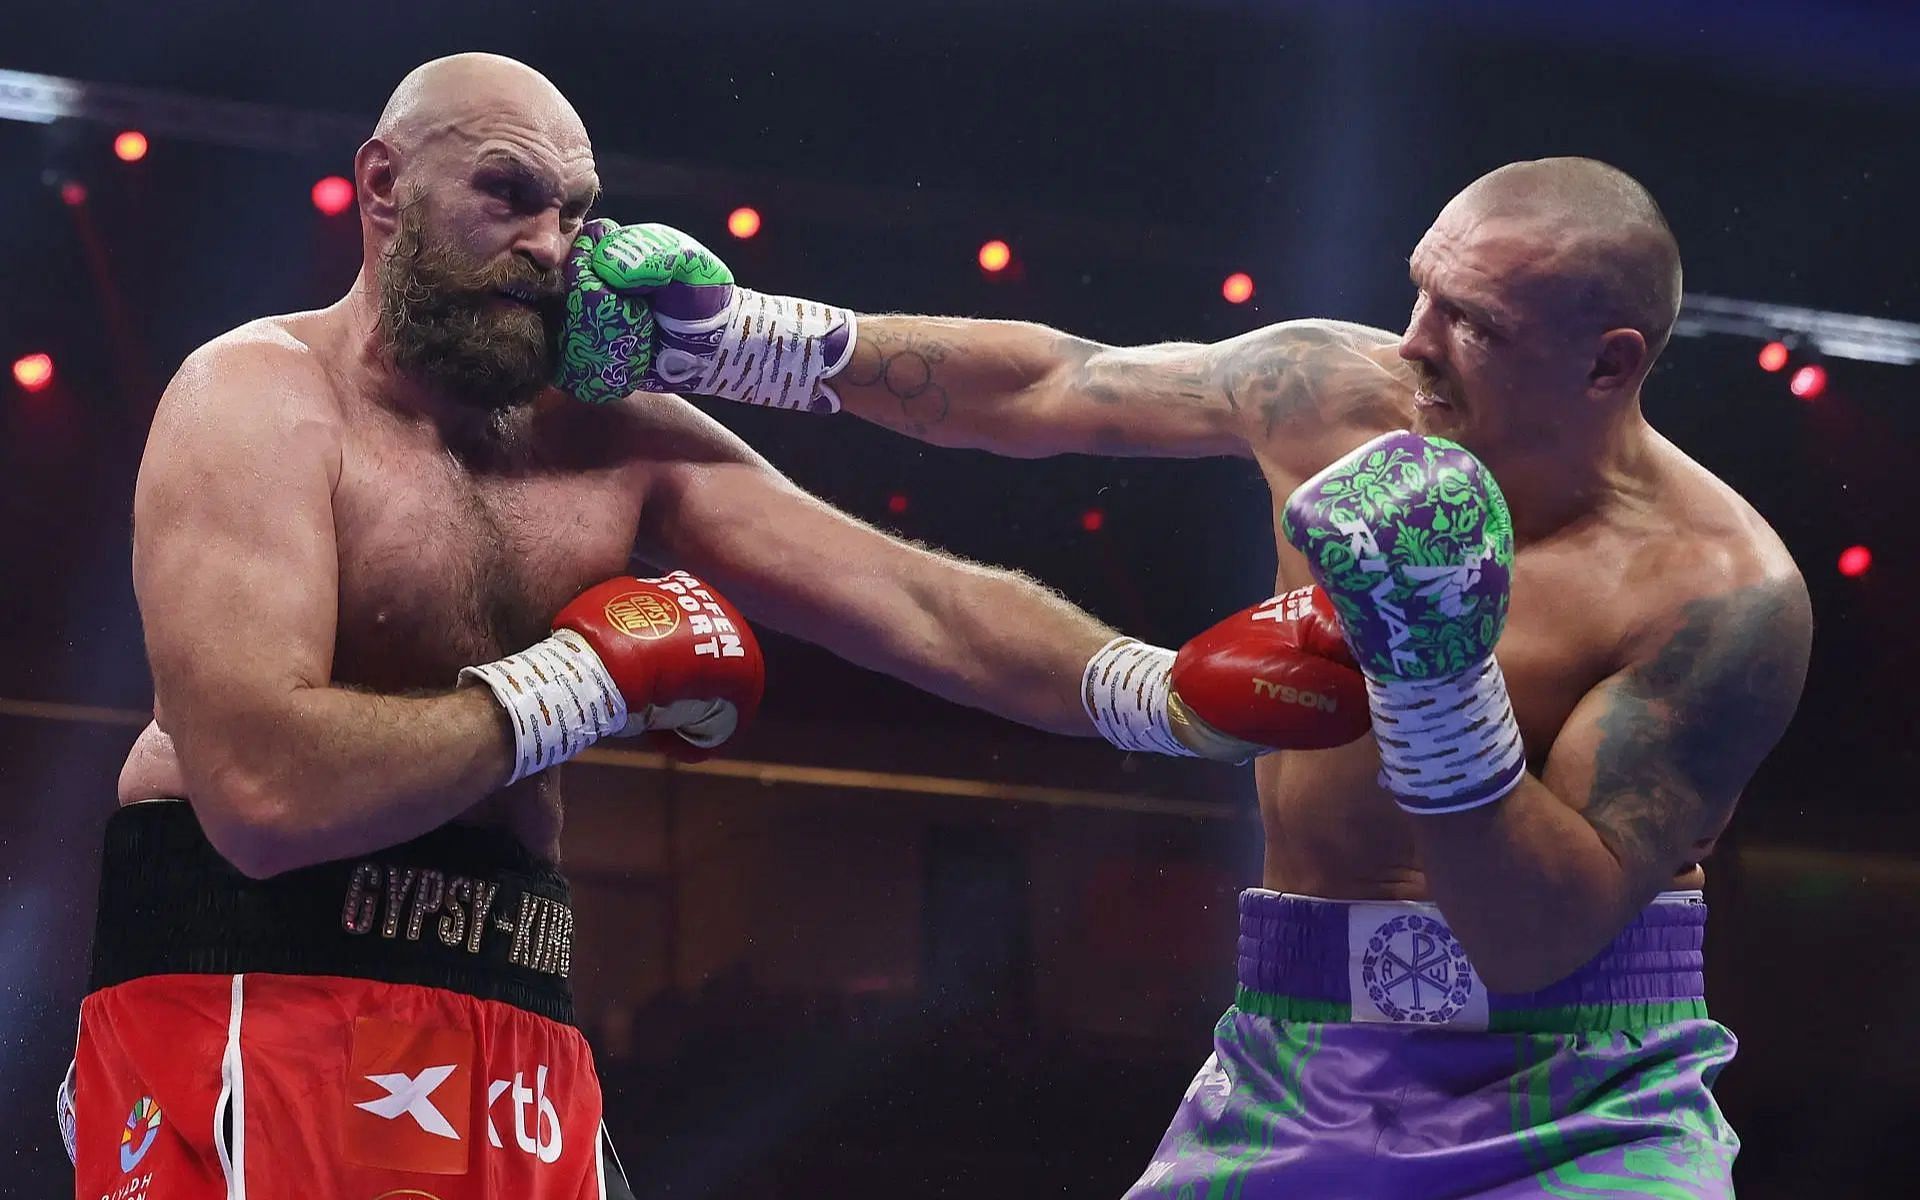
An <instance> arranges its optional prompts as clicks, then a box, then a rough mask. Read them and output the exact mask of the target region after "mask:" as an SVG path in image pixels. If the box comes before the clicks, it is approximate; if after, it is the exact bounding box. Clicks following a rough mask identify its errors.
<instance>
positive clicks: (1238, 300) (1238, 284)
mask: <svg viewBox="0 0 1920 1200" xmlns="http://www.w3.org/2000/svg"><path fill="white" fill-rule="evenodd" d="M1220 294H1221V295H1222V296H1225V297H1226V298H1227V303H1228V304H1245V303H1246V302H1247V301H1249V300H1251V299H1253V276H1251V275H1249V274H1247V273H1246V272H1245V271H1235V272H1234V273H1233V274H1231V275H1229V276H1227V280H1226V282H1225V283H1222V284H1221V285H1220Z"/></svg>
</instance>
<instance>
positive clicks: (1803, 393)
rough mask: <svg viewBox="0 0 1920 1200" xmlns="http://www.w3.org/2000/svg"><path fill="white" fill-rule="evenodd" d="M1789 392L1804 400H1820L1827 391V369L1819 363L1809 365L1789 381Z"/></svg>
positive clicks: (1795, 373) (1794, 374)
mask: <svg viewBox="0 0 1920 1200" xmlns="http://www.w3.org/2000/svg"><path fill="white" fill-rule="evenodd" d="M1787 390H1788V391H1790V392H1792V393H1793V394H1794V395H1796V396H1798V397H1800V398H1801V399H1802V400H1818V399H1819V398H1820V394H1821V393H1822V392H1824V391H1826V390H1827V369H1826V368H1825V367H1823V366H1821V365H1820V364H1819V363H1808V364H1807V365H1806V366H1804V367H1801V368H1800V369H1799V370H1798V371H1795V372H1794V373H1793V378H1792V379H1790V380H1788V381H1787Z"/></svg>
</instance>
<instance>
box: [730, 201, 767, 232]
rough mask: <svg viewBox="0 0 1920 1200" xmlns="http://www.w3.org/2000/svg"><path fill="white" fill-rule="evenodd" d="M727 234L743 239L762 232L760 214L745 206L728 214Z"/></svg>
mask: <svg viewBox="0 0 1920 1200" xmlns="http://www.w3.org/2000/svg"><path fill="white" fill-rule="evenodd" d="M727 232H728V233H730V234H732V235H733V236H735V237H737V238H741V239H745V238H750V237H752V236H753V235H754V234H756V233H759V232H760V213H759V211H758V210H756V209H751V208H747V207H745V206H744V205H743V206H742V207H740V208H736V209H734V210H733V211H732V212H730V213H728V214H727Z"/></svg>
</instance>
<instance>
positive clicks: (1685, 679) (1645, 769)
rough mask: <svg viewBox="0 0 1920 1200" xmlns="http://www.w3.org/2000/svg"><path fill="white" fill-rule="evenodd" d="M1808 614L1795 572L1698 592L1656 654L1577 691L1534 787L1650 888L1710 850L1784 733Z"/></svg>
mask: <svg viewBox="0 0 1920 1200" xmlns="http://www.w3.org/2000/svg"><path fill="white" fill-rule="evenodd" d="M1811 637H1812V616H1811V610H1810V608H1809V606H1808V602H1807V595H1806V588H1805V585H1804V584H1803V583H1802V582H1801V580H1800V579H1799V577H1798V576H1792V577H1786V578H1780V579H1775V580H1770V581H1766V582H1762V583H1758V584H1753V585H1750V586H1748V587H1744V588H1741V589H1738V590H1736V591H1733V592H1730V593H1727V594H1725V595H1721V596H1716V597H1709V598H1703V599H1698V600H1695V601H1692V602H1691V603H1689V604H1688V605H1687V606H1686V608H1685V610H1684V612H1683V613H1681V614H1680V615H1679V616H1678V618H1677V620H1676V622H1675V625H1674V628H1673V630H1672V631H1671V633H1669V634H1668V635H1667V637H1666V638H1665V639H1664V640H1663V642H1662V644H1661V645H1660V646H1659V648H1658V649H1656V650H1654V651H1652V652H1651V653H1649V654H1648V655H1647V656H1646V657H1645V658H1643V659H1642V660H1641V661H1639V662H1636V663H1634V664H1633V665H1632V666H1630V667H1628V668H1626V669H1625V670H1623V671H1621V672H1619V673H1618V674H1616V675H1614V676H1612V677H1610V678H1608V679H1607V680H1605V681H1603V682H1602V683H1601V684H1600V685H1599V686H1597V687H1596V688H1594V689H1593V691H1591V692H1590V693H1588V694H1587V696H1585V697H1584V698H1583V699H1582V700H1581V702H1580V704H1579V705H1578V706H1576V708H1575V709H1574V711H1573V713H1572V715H1571V716H1570V717H1569V718H1568V720H1567V722H1566V724H1565V726H1564V727H1563V728H1562V730H1561V732H1560V735H1559V737H1558V738H1556V739H1555V741H1554V744H1553V749H1552V752H1551V753H1550V754H1549V756H1548V759H1547V766H1546V771H1545V773H1544V776H1543V782H1545V783H1546V785H1547V786H1548V788H1549V789H1551V790H1552V791H1553V792H1554V793H1555V794H1556V795H1558V796H1560V797H1562V798H1563V799H1566V800H1568V801H1569V802H1571V803H1573V804H1574V805H1575V806H1576V807H1578V808H1580V810H1581V812H1582V815H1583V816H1584V817H1585V818H1586V820H1587V821H1588V823H1589V824H1591V825H1592V826H1593V827H1594V829H1595V831H1596V832H1597V833H1598V834H1599V835H1600V838H1601V840H1603V841H1604V842H1605V843H1606V844H1607V847H1608V849H1610V850H1611V851H1612V852H1613V854H1614V856H1615V858H1616V859H1618V860H1619V861H1620V863H1621V865H1622V867H1623V869H1624V870H1626V872H1627V873H1628V875H1629V877H1630V878H1632V879H1634V880H1635V881H1636V882H1638V883H1639V884H1640V885H1641V887H1640V890H1641V891H1643V892H1647V893H1649V894H1650V893H1651V892H1652V891H1654V890H1657V889H1658V887H1659V886H1660V884H1661V883H1662V882H1663V881H1664V880H1666V879H1668V878H1670V877H1671V876H1672V874H1673V873H1674V872H1675V871H1676V870H1678V869H1680V868H1681V867H1683V866H1685V865H1686V864H1687V863H1689V862H1693V861H1697V859H1698V858H1699V857H1700V856H1701V855H1702V854H1703V853H1704V851H1705V849H1707V848H1708V847H1710V846H1711V845H1712V842H1713V840H1714V839H1715V838H1716V837H1717V836H1718V835H1719V832H1720V830H1721V829H1723V828H1724V827H1725V825H1726V822H1727V820H1728V818H1729V816H1730V815H1731V814H1732V811H1733V807H1734V805H1735V803H1737V802H1738V800H1739V798H1740V792H1741V790H1742V789H1743V788H1745V787H1746V785H1747V782H1748V781H1749V780H1750V779H1751V778H1752V777H1753V774H1754V772H1755V771H1756V770H1758V768H1759V766H1760V762H1761V760H1762V759H1764V758H1765V757H1766V755H1767V753H1768V752H1769V751H1770V750H1772V748H1773V746H1774V743H1775V742H1777V741H1778V740H1779V738H1780V735H1781V734H1782V733H1783V732H1784V731H1785V729H1786V726H1787V722H1788V721H1789V720H1790V719H1791V717H1792V715H1793V710H1794V707H1795V705H1796V704H1797V703H1798V701H1799V697H1800V689H1801V686H1802V684H1803V683H1804V682H1805V680H1806V670H1807V657H1808V651H1809V648H1810V644H1811Z"/></svg>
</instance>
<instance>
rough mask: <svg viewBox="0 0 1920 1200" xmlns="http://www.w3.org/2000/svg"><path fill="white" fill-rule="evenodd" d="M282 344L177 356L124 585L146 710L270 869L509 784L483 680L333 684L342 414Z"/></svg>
mask: <svg viewBox="0 0 1920 1200" xmlns="http://www.w3.org/2000/svg"><path fill="white" fill-rule="evenodd" d="M309 370H310V368H308V367H306V366H305V365H304V363H303V361H302V360H301V358H300V356H299V352H298V351H297V350H295V349H293V348H290V347H285V346H278V345H272V344H262V343H260V342H252V343H246V342H241V343H231V344H225V345H222V344H216V345H215V346H213V347H209V348H207V349H205V350H202V351H200V352H199V353H198V354H196V355H195V356H194V357H193V358H192V359H189V360H188V362H187V364H186V365H185V366H183V367H182V369H181V371H180V374H179V375H178V376H177V377H176V378H175V379H174V382H173V384H172V385H171V386H170V387H169V388H168V390H167V394H166V396H165V397H164V398H163V399H162V401H161V404H160V408H159V411H158V412H157V414H156V416H155V419H154V425H153V430H152V433H151V434H150V435H149V438H148V443H147V451H146V456H145V458H144V459H143V460H142V462H141V467H140V479H139V484H138V486H137V488H136V491H135V495H134V547H133V572H134V585H135V589H136V591H137V593H138V596H139V600H140V615H141V620H142V622H143V624H144V626H145V631H146V639H147V653H148V657H149V659H150V660H151V662H152V666H153V678H154V698H155V708H156V711H157V712H159V713H160V714H162V720H163V721H164V723H165V728H166V731H167V733H169V734H171V735H172V738H173V742H174V747H175V749H176V751H177V752H178V755H179V761H180V766H181V770H182V772H183V774H184V777H185V780H186V785H187V788H186V790H187V798H188V799H189V800H190V801H191V802H192V803H193V806H194V810H195V812H196V813H197V814H198V816H199V818H200V821H201V824H202V826H203V827H204V828H205V829H206V832H207V837H208V839H209V840H210V841H211V842H212V843H213V845H214V847H215V848H216V849H218V850H219V851H220V852H221V853H222V854H224V855H225V856H226V857H227V858H228V859H230V860H231V861H232V862H233V863H234V864H235V865H236V866H237V867H239V868H240V869H241V870H242V871H245V872H246V873H247V874H249V875H254V876H265V875H271V874H276V873H278V872H280V871H285V870H290V869H292V868H294V867H298V866H304V865H306V864H309V863H314V862H322V861H325V860H327V859H331V858H338V857H341V856H344V855H348V854H354V853H358V852H362V851H366V850H369V849H373V848H375V847H379V846H386V845H391V844H393V843H395V842H399V841H404V840H405V839H407V838H409V837H413V836H415V835H418V834H420V833H424V832H426V831H427V830H429V829H432V828H434V827H435V826H437V825H439V824H441V823H443V822H445V821H446V820H448V819H449V818H451V817H453V816H454V815H456V814H458V813H459V812H461V811H462V810H464V809H466V808H467V807H469V806H470V805H472V804H473V803H474V802H475V801H477V800H479V799H480V798H481V797H482V796H483V795H485V794H486V792H487V791H489V790H490V789H491V788H494V787H497V786H498V785H499V784H500V783H501V782H503V781H504V780H505V779H506V777H507V774H508V771H509V769H510V765H511V757H512V754H511V739H510V736H509V733H508V730H507V726H506V723H505V720H504V718H503V716H502V714H501V712H500V709H499V706H498V704H497V703H496V702H495V701H494V700H493V698H492V696H491V695H490V694H489V693H488V692H487V690H486V689H485V688H468V689H462V690H460V691H457V692H451V693H449V694H446V695H442V696H437V697H405V698H403V697H396V696H374V695H366V694H362V693H357V692H351V691H347V690H344V689H341V688H336V687H333V686H330V682H329V680H330V674H331V671H332V660H333V644H334V630H335V619H336V611H335V605H336V597H337V594H338V589H339V578H338V572H339V559H338V551H337V548H336V546H335V544H334V531H333V506H332V491H333V487H334V484H335V483H336V482H337V481H338V478H339V469H340V468H339V463H340V442H339V434H338V429H337V426H336V425H334V424H333V423H332V420H331V418H330V417H329V416H328V415H327V414H326V413H325V412H324V411H322V408H323V406H321V405H319V404H318V403H316V396H317V395H318V394H319V393H318V392H317V389H318V388H319V387H320V386H321V385H320V384H319V383H318V381H316V380H314V379H312V378H311V377H310V375H309V374H308V371H309Z"/></svg>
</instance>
